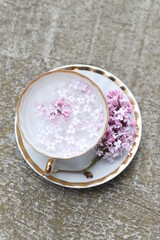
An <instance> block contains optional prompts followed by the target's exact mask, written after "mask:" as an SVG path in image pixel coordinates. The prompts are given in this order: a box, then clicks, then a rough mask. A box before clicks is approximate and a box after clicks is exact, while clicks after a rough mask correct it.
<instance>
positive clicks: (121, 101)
mask: <svg viewBox="0 0 160 240" xmlns="http://www.w3.org/2000/svg"><path fill="white" fill-rule="evenodd" d="M107 103H108V108H109V122H108V126H107V130H106V132H105V134H104V136H103V138H102V139H101V140H100V142H99V143H98V145H97V146H96V147H95V149H96V154H97V155H98V156H99V157H103V158H106V159H107V160H108V161H109V162H111V163H112V162H114V161H115V159H116V157H118V156H121V155H122V153H123V152H124V151H125V150H126V151H129V150H130V149H131V148H132V143H133V141H134V139H135V136H136V133H137V127H136V121H135V120H134V119H133V112H134V109H133V106H132V104H131V103H130V101H129V100H126V99H125V98H124V96H123V92H122V91H120V90H114V91H110V92H109V93H108V95H107Z"/></svg>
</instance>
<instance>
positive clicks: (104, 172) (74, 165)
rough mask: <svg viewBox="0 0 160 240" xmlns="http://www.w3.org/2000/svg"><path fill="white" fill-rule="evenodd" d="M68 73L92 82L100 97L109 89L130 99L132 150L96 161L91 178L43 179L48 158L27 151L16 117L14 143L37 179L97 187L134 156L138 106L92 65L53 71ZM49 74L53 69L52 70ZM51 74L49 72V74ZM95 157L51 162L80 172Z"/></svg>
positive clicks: (112, 78) (77, 175)
mask: <svg viewBox="0 0 160 240" xmlns="http://www.w3.org/2000/svg"><path fill="white" fill-rule="evenodd" d="M58 69H65V70H72V71H76V72H79V73H81V74H83V75H85V76H86V77H88V78H90V79H91V80H92V81H93V82H94V83H96V84H97V85H98V86H99V88H100V89H101V91H102V92H103V94H104V95H105V96H106V95H107V93H108V92H109V91H110V90H116V89H121V90H122V91H123V92H124V95H125V98H126V99H128V98H129V99H130V101H131V103H132V105H133V107H134V118H135V120H136V124H137V135H136V138H135V140H134V142H133V145H132V149H131V150H130V152H124V153H123V155H122V156H120V157H118V158H117V159H116V160H115V162H114V163H109V162H107V160H106V159H100V160H99V161H98V162H97V163H96V164H95V165H94V166H92V167H91V169H90V170H91V171H92V174H93V178H88V179H87V178H86V176H84V175H83V174H82V173H74V172H70V173H67V172H59V173H52V175H51V176H45V175H44V170H45V166H46V163H47V160H48V158H47V157H46V156H44V155H42V154H40V153H38V152H36V151H35V150H33V149H32V148H31V146H30V145H29V144H27V143H26V141H25V140H24V138H23V136H22V135H21V132H20V129H19V127H18V125H17V116H16V118H15V135H16V141H17V144H18V147H19V150H20V152H21V154H22V156H23V158H24V159H25V160H26V162H27V163H28V164H29V166H30V167H31V168H32V169H33V170H34V171H35V172H37V173H38V174H39V175H40V176H42V177H43V178H45V179H46V180H48V181H50V182H52V183H55V184H57V185H61V186H64V187H69V188H88V187H94V186H98V185H100V184H103V183H105V182H108V181H110V180H111V179H113V178H114V177H116V176H117V175H118V174H120V173H121V172H122V171H123V170H124V169H125V168H126V167H127V166H128V165H129V163H130V162H131V161H132V159H133V157H134V156H135V154H136V152H137V150H138V147H139V143H140V140H141V133H142V119H141V114H140V110H139V107H138V104H137V102H136V100H135V98H134V96H133V94H132V93H131V92H130V90H129V89H128V88H127V87H126V86H125V84H124V83H123V82H122V81H121V80H119V79H118V78H117V77H115V76H114V75H113V74H111V73H109V72H107V71H105V70H103V69H100V68H98V67H95V66H89V65H82V64H77V65H68V66H63V67H59V68H56V69H54V70H58ZM52 71H53V70H52ZM52 71H51V72H52ZM95 156H96V154H95V150H94V149H92V150H90V151H89V152H87V153H85V154H84V155H83V156H80V157H79V160H80V161H74V160H73V159H69V160H65V161H64V160H58V161H56V163H55V169H64V170H71V169H72V170H76V171H77V170H81V169H83V168H85V167H87V166H88V165H89V164H90V163H91V161H92V159H94V158H95Z"/></svg>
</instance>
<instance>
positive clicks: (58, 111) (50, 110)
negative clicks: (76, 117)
mask: <svg viewBox="0 0 160 240" xmlns="http://www.w3.org/2000/svg"><path fill="white" fill-rule="evenodd" d="M37 110H38V112H39V115H40V116H43V117H44V118H46V119H48V120H55V119H56V118H57V117H62V118H64V119H66V118H68V117H70V115H71V103H70V102H69V101H66V100H65V99H64V98H61V99H59V100H54V101H52V102H51V103H50V106H49V107H47V106H45V105H43V104H40V105H39V106H38V107H37Z"/></svg>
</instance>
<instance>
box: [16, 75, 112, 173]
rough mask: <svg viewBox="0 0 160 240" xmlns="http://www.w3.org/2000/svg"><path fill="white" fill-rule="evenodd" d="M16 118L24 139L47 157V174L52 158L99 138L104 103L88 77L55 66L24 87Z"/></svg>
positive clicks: (75, 152)
mask: <svg viewBox="0 0 160 240" xmlns="http://www.w3.org/2000/svg"><path fill="white" fill-rule="evenodd" d="M17 119H18V120H17V123H18V126H19V129H20V131H21V133H22V135H23V138H24V140H25V141H26V142H27V143H28V144H29V145H30V146H31V147H32V148H33V149H34V150H35V151H37V152H39V153H41V154H43V155H45V156H47V157H49V160H48V162H47V165H46V169H45V173H46V175H48V174H51V172H52V170H53V167H54V160H55V159H56V160H57V159H71V158H76V157H79V156H81V155H83V154H85V153H86V152H88V151H89V150H90V149H92V148H93V147H94V146H95V145H96V144H97V143H98V142H99V140H100V139H101V138H102V136H103V134H104V133H105V130H106V127H107V123H108V106H107V102H106V99H105V97H104V95H103V93H102V91H101V90H100V88H99V87H98V86H97V85H96V84H95V83H94V82H92V80H91V79H89V78H87V77H86V76H84V75H82V74H80V73H77V72H74V71H69V70H55V71H51V72H47V73H44V74H42V75H40V76H38V77H37V78H35V79H34V80H33V81H31V82H30V83H29V85H28V86H27V87H26V88H25V89H24V91H23V92H22V94H21V96H20V99H19V102H18V106H17Z"/></svg>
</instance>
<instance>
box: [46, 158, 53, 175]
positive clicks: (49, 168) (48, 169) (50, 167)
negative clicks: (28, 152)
mask: <svg viewBox="0 0 160 240" xmlns="http://www.w3.org/2000/svg"><path fill="white" fill-rule="evenodd" d="M53 167H54V160H53V159H48V161H47V163H46V167H45V170H44V174H45V175H46V176H50V175H51V174H52V171H53Z"/></svg>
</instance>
